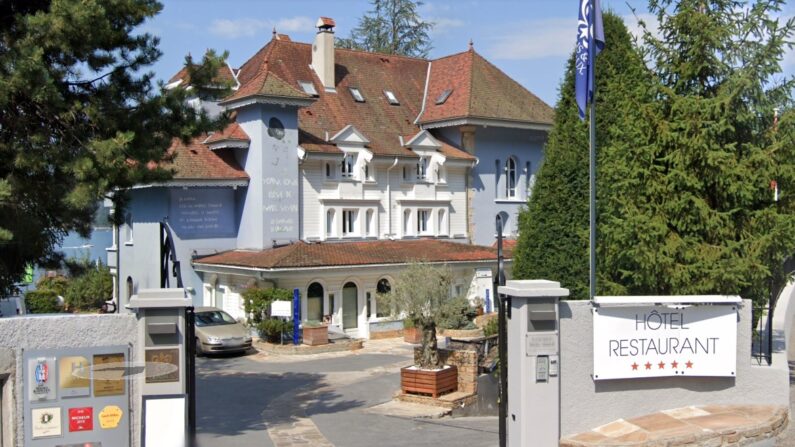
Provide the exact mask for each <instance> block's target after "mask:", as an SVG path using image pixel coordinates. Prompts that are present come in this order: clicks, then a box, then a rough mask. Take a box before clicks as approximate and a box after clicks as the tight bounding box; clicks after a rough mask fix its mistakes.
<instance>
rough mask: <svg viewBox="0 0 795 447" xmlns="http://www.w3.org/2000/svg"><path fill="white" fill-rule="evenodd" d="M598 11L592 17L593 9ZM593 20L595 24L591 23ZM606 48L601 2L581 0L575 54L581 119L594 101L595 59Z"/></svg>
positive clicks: (575, 92)
mask: <svg viewBox="0 0 795 447" xmlns="http://www.w3.org/2000/svg"><path fill="white" fill-rule="evenodd" d="M593 7H595V8H596V11H595V13H594V14H593V15H591V8H593ZM591 20H593V23H591ZM604 46H605V32H604V28H602V9H601V8H600V7H599V0H580V19H579V21H578V22H577V51H576V53H575V56H574V57H575V61H574V62H575V63H574V69H575V70H576V73H575V79H574V95H575V97H576V98H577V108H578V109H579V110H580V119H583V120H584V119H585V109H586V108H587V107H588V103H589V102H591V101H592V100H593V92H594V83H595V77H594V71H595V70H596V66H595V64H594V62H595V61H594V59H595V58H596V55H597V54H599V53H600V52H601V51H602V48H604Z"/></svg>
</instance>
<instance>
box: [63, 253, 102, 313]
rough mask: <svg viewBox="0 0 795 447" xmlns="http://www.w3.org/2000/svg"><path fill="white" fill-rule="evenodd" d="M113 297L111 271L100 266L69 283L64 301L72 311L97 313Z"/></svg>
mask: <svg viewBox="0 0 795 447" xmlns="http://www.w3.org/2000/svg"><path fill="white" fill-rule="evenodd" d="M112 297H113V278H112V277H111V275H110V269H108V267H107V266H104V265H102V264H100V265H98V266H97V267H95V268H91V269H88V270H86V271H85V272H84V273H83V274H82V275H80V276H78V277H76V278H73V279H72V280H71V281H69V285H68V286H67V288H66V294H65V295H64V301H65V304H66V307H67V309H69V310H70V311H75V310H77V311H97V310H99V309H100V308H101V307H102V304H104V303H105V301H107V300H109V299H111V298H112Z"/></svg>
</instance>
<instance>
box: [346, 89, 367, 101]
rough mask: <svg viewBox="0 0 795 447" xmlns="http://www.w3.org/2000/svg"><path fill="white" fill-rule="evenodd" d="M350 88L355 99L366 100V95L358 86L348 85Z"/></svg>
mask: <svg viewBox="0 0 795 447" xmlns="http://www.w3.org/2000/svg"><path fill="white" fill-rule="evenodd" d="M348 90H350V91H351V96H353V100H354V101H356V102H364V96H362V92H360V91H359V89H358V88H355V87H348Z"/></svg>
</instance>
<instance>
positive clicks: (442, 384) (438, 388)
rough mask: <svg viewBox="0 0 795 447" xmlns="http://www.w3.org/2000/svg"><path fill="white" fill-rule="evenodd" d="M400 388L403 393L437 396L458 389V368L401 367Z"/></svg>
mask: <svg viewBox="0 0 795 447" xmlns="http://www.w3.org/2000/svg"><path fill="white" fill-rule="evenodd" d="M400 388H401V390H402V391H403V392H404V393H409V394H429V395H431V396H432V397H439V396H441V395H442V394H446V393H450V392H453V391H456V390H457V389H458V368H456V367H455V366H445V367H444V368H442V369H439V370H427V369H419V368H417V367H414V366H408V367H405V368H401V370H400Z"/></svg>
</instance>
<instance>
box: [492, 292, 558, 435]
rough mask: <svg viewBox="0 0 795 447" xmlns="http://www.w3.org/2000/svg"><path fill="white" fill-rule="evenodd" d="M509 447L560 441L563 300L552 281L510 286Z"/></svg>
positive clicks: (505, 294) (506, 295)
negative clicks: (560, 328) (561, 318)
mask: <svg viewBox="0 0 795 447" xmlns="http://www.w3.org/2000/svg"><path fill="white" fill-rule="evenodd" d="M498 292H499V293H500V295H503V296H504V297H506V298H507V299H508V300H510V310H511V313H510V318H509V319H508V320H507V323H508V330H507V332H508V337H507V339H508V423H507V427H508V446H509V447H524V446H529V445H532V446H534V447H554V446H557V445H558V442H559V439H560V377H559V376H560V374H559V371H560V333H559V327H560V313H559V311H558V309H559V306H558V304H559V299H560V297H566V296H569V290H568V289H564V288H561V287H560V283H558V282H554V281H546V280H520V281H508V282H507V283H506V285H504V286H500V287H499V289H498Z"/></svg>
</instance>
